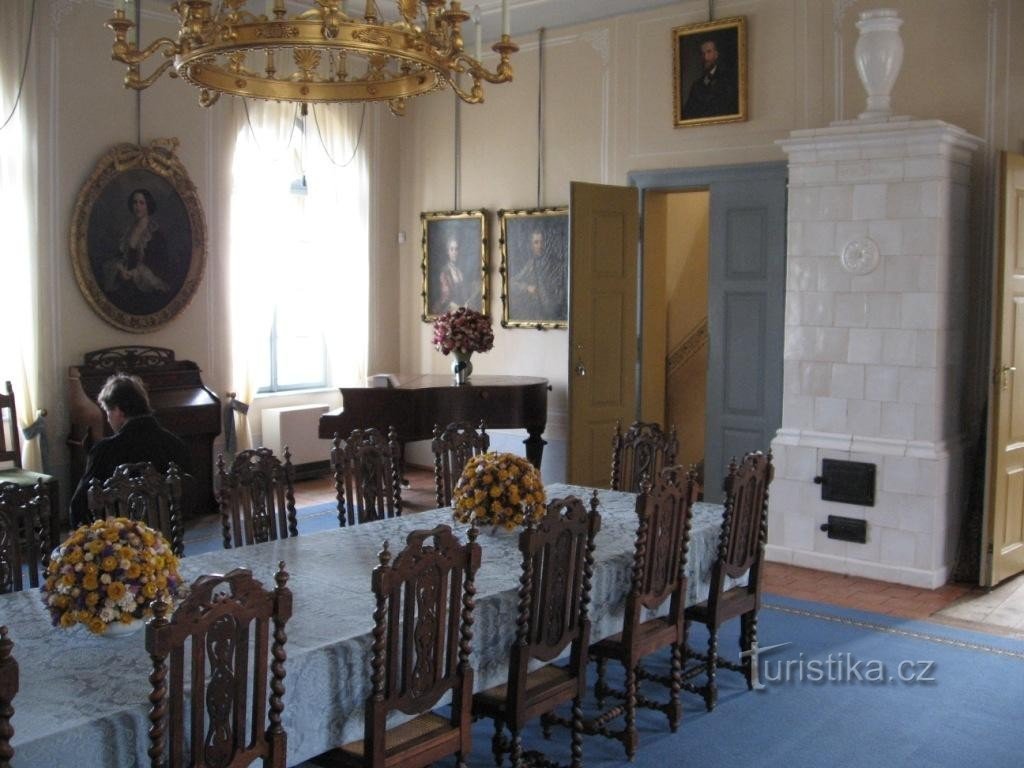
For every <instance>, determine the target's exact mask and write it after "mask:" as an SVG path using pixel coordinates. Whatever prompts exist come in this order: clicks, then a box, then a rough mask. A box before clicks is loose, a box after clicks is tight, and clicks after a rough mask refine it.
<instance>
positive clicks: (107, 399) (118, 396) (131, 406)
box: [96, 373, 153, 419]
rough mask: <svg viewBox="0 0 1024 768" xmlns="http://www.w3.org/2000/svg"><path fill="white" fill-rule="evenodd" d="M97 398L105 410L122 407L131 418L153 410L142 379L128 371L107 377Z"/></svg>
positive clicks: (145, 414) (122, 410)
mask: <svg viewBox="0 0 1024 768" xmlns="http://www.w3.org/2000/svg"><path fill="white" fill-rule="evenodd" d="M96 399H97V400H99V401H100V405H102V406H103V407H104V409H105V410H110V409H111V408H120V409H121V412H122V413H123V414H124V415H125V416H126V417H128V418H129V419H131V418H133V417H135V416H148V415H149V414H151V413H152V412H153V408H152V407H151V406H150V404H149V395H147V394H146V386H145V385H144V384H143V383H142V379H140V378H139V377H138V376H129V375H128V374H127V373H115V374H114V375H113V376H111V377H110V378H109V379H107V380H106V382H105V383H104V384H103V389H101V390H100V394H99V395H98V396H97V398H96Z"/></svg>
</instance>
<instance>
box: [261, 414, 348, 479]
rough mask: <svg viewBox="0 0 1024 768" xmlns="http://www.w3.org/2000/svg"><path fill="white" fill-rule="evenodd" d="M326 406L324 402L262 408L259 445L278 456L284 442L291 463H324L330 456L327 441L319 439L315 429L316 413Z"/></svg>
mask: <svg viewBox="0 0 1024 768" xmlns="http://www.w3.org/2000/svg"><path fill="white" fill-rule="evenodd" d="M327 410H328V406H327V404H325V403H312V404H310V405H290V406H286V407H284V408H265V409H264V410H263V413H262V420H263V445H264V446H265V447H267V448H270V449H271V450H272V451H273V452H274V455H275V456H279V457H282V458H283V457H284V447H285V446H286V445H287V446H288V449H289V450H290V451H291V452H292V464H294V465H296V466H299V465H302V464H312V463H315V462H322V463H326V462H327V461H329V460H330V458H331V456H330V450H331V446H330V442H329V441H327V440H321V439H319V438H318V437H317V430H318V429H319V422H320V414H322V413H326V412H327Z"/></svg>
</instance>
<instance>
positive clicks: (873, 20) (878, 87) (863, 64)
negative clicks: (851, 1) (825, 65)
mask: <svg viewBox="0 0 1024 768" xmlns="http://www.w3.org/2000/svg"><path fill="white" fill-rule="evenodd" d="M902 24H903V20H902V19H901V18H900V17H899V14H898V13H897V12H896V11H894V10H891V9H887V8H879V9H877V10H874V11H864V12H863V13H862V14H861V15H860V21H858V22H857V29H859V30H860V37H858V38H857V47H856V48H855V49H854V59H855V60H856V63H857V74H858V75H860V80H861V82H862V83H864V90H866V91H867V93H868V101H867V110H866V111H864V112H861V113H860V119H861V120H882V119H885V118H887V117H889V116H890V115H891V114H892V109H891V108H890V103H891V94H892V87H893V85H895V84H896V78H897V76H898V75H899V73H900V67H901V66H902V65H903V40H902V39H901V38H900V25H902Z"/></svg>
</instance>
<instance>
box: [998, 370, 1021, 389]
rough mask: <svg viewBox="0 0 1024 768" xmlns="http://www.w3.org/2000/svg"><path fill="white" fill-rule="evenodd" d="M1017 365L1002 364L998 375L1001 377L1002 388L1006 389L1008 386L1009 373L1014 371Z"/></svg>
mask: <svg viewBox="0 0 1024 768" xmlns="http://www.w3.org/2000/svg"><path fill="white" fill-rule="evenodd" d="M1016 370H1017V366H1015V365H1004V366H1003V367H1002V369H1000V371H999V375H1000V377H1001V378H1002V388H1003V389H1006V388H1007V387H1008V386H1010V374H1011V373H1014V372H1016Z"/></svg>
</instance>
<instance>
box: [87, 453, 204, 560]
mask: <svg viewBox="0 0 1024 768" xmlns="http://www.w3.org/2000/svg"><path fill="white" fill-rule="evenodd" d="M181 489H182V475H181V471H180V470H179V469H178V466H177V464H175V463H174V462H173V461H172V462H171V463H170V464H169V465H168V466H167V473H166V474H164V473H163V472H160V471H159V470H158V469H157V468H156V467H154V466H153V465H152V464H151V463H150V462H148V461H141V462H137V463H134V464H121V465H120V466H118V467H117V468H116V469H115V470H114V474H113V475H112V476H110V477H109V478H107V479H106V480H104V481H101V480H99V479H97V478H93V480H92V482H91V483H90V485H89V514H91V515H92V518H93V520H96V519H99V518H102V517H127V518H130V519H132V520H138V521H140V522H142V523H145V524H146V525H148V526H149V527H150V528H153V529H155V530H157V531H160V533H162V534H163V535H164V538H165V539H167V541H168V542H169V543H170V545H171V550H172V551H173V552H174V554H176V555H178V556H179V557H180V556H182V555H184V554H185V543H184V538H183V537H184V526H183V524H182V517H183V515H182V506H181V500H182V490H181Z"/></svg>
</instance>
